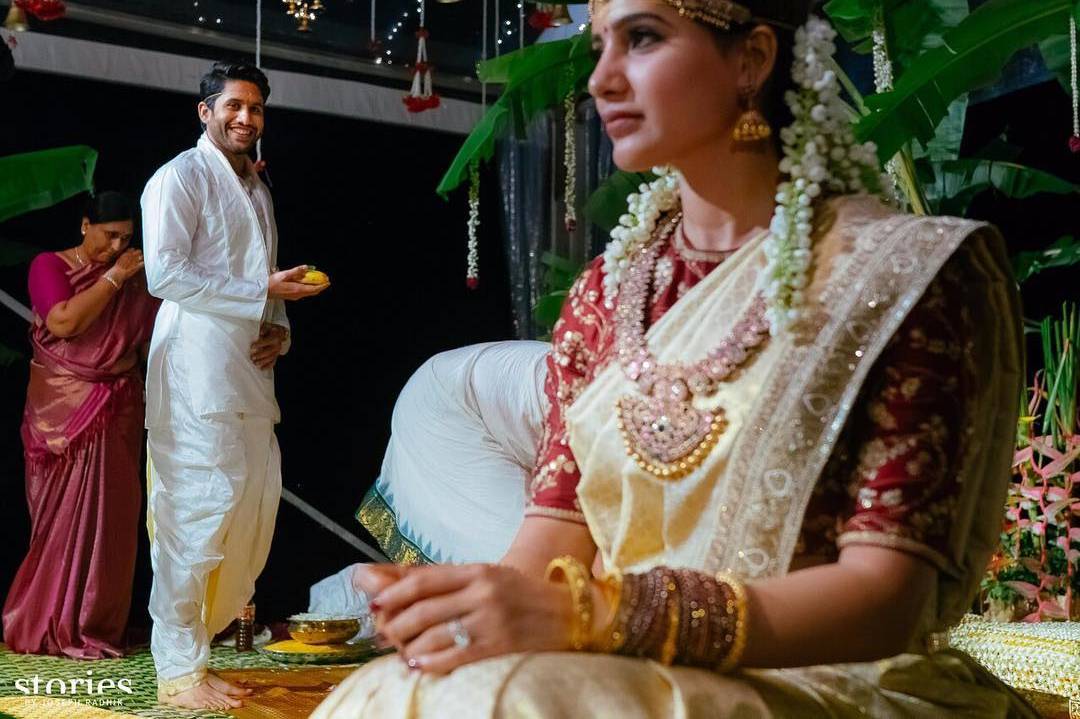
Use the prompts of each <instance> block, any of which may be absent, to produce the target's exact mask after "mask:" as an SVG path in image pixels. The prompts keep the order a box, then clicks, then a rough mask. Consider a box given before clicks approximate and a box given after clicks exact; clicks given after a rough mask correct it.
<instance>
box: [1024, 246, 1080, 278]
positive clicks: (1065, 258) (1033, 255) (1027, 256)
mask: <svg viewBox="0 0 1080 719" xmlns="http://www.w3.org/2000/svg"><path fill="white" fill-rule="evenodd" d="M1012 264H1013V272H1015V273H1016V281H1017V282H1024V281H1025V280H1027V279H1029V278H1031V277H1032V276H1033V275H1037V274H1038V273H1040V272H1042V271H1043V270H1047V269H1050V268H1051V267H1071V266H1072V265H1077V264H1080V242H1077V241H1076V238H1075V237H1071V236H1065V237H1062V238H1059V239H1058V241H1057V242H1055V243H1054V244H1052V245H1050V247H1048V248H1046V249H1045V250H1039V251H1038V252H1019V253H1017V254H1016V256H1015V257H1013V260H1012Z"/></svg>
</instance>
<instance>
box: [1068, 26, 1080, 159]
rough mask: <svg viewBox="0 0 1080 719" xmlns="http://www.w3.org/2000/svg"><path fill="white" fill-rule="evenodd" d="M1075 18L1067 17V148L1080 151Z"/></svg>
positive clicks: (1079, 95) (1079, 86) (1079, 99)
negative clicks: (1069, 98) (1069, 112)
mask: <svg viewBox="0 0 1080 719" xmlns="http://www.w3.org/2000/svg"><path fill="white" fill-rule="evenodd" d="M1076 65H1077V61H1076V18H1069V72H1070V78H1069V79H1070V86H1069V87H1070V89H1071V90H1072V124H1073V127H1072V137H1070V138H1069V149H1070V150H1072V151H1073V152H1080V83H1078V81H1077V77H1076Z"/></svg>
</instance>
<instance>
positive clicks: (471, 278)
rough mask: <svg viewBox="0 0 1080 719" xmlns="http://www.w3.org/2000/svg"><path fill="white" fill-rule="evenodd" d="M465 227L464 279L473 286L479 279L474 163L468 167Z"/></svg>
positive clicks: (477, 170)
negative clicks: (467, 245) (467, 253)
mask: <svg viewBox="0 0 1080 719" xmlns="http://www.w3.org/2000/svg"><path fill="white" fill-rule="evenodd" d="M466 227H467V228H468V230H469V255H468V259H467V262H468V266H467V269H466V271H465V281H466V283H467V284H468V285H469V287H470V288H475V287H476V285H477V283H478V282H479V279H480V243H479V240H478V238H477V233H476V231H477V229H478V228H479V227H480V168H479V166H478V165H475V164H474V165H473V166H472V167H470V168H469V219H468V221H467V222H466Z"/></svg>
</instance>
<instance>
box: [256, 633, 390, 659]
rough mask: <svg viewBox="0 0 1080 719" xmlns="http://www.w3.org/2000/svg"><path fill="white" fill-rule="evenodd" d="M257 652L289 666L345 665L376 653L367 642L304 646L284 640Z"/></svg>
mask: <svg viewBox="0 0 1080 719" xmlns="http://www.w3.org/2000/svg"><path fill="white" fill-rule="evenodd" d="M259 652H260V653H262V654H264V655H266V656H268V657H270V658H272V659H274V660H275V661H279V662H287V663H289V664H347V663H351V662H356V661H359V660H360V659H363V658H364V657H368V656H373V655H375V654H377V653H378V651H377V650H376V649H375V645H374V644H373V643H372V642H371V641H369V640H361V641H358V642H355V643H352V644H304V643H302V642H298V641H296V640H295V639H286V640H285V641H281V642H274V643H273V644H267V645H266V646H263V647H259Z"/></svg>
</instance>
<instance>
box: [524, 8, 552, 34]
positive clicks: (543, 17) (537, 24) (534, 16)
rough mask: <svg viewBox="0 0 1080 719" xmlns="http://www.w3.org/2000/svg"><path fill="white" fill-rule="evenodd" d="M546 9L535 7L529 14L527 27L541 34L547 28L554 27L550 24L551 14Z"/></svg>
mask: <svg viewBox="0 0 1080 719" xmlns="http://www.w3.org/2000/svg"><path fill="white" fill-rule="evenodd" d="M546 8H547V6H546V5H537V6H536V9H535V10H533V11H532V13H530V14H529V27H531V28H532V29H533V30H538V31H541V32H542V31H544V30H547V29H548V28H549V27H555V24H554V23H553V22H551V18H552V13H551V12H549V11H548V10H547V9H546Z"/></svg>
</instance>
